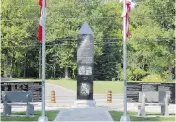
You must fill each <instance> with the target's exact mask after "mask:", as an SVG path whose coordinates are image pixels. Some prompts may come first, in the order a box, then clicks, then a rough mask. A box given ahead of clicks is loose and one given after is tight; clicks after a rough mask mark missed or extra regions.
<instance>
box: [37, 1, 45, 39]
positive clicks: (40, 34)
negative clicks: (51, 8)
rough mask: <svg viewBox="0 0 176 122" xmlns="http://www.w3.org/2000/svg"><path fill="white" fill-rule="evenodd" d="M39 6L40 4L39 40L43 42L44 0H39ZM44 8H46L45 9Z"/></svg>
mask: <svg viewBox="0 0 176 122" xmlns="http://www.w3.org/2000/svg"><path fill="white" fill-rule="evenodd" d="M39 6H40V20H39V26H38V40H39V42H42V28H43V27H42V26H43V25H42V13H43V11H42V0H39ZM45 8H46V0H45ZM45 8H44V9H45Z"/></svg>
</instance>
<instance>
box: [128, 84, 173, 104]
mask: <svg viewBox="0 0 176 122" xmlns="http://www.w3.org/2000/svg"><path fill="white" fill-rule="evenodd" d="M140 91H151V92H152V91H169V92H170V100H169V103H174V104H175V83H146V82H140V83H139V82H138V83H137V82H127V101H128V102H138V99H139V92H140Z"/></svg>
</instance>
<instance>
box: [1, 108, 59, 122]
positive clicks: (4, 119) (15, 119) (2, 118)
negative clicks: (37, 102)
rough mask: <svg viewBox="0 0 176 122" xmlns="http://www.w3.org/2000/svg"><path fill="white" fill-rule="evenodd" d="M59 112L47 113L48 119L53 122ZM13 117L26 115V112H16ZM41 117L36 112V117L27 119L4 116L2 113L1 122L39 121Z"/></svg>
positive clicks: (39, 113)
mask: <svg viewBox="0 0 176 122" xmlns="http://www.w3.org/2000/svg"><path fill="white" fill-rule="evenodd" d="M58 113H59V111H56V110H55V111H54V110H51V111H46V116H47V117H48V120H49V121H53V120H54V119H55V117H56V115H57V114H58ZM12 114H13V115H25V114H26V113H25V112H14V113H12ZM40 116H41V112H39V111H35V115H34V116H30V117H25V116H2V113H1V121H17V122H18V121H38V118H39V117H40Z"/></svg>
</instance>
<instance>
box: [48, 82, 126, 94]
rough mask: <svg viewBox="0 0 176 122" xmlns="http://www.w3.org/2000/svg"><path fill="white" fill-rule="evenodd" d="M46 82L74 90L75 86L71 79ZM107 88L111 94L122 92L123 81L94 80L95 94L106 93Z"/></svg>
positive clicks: (75, 83)
mask: <svg viewBox="0 0 176 122" xmlns="http://www.w3.org/2000/svg"><path fill="white" fill-rule="evenodd" d="M47 83H52V84H56V85H60V86H63V87H65V88H68V89H71V90H74V91H76V88H77V82H76V80H72V79H60V80H47ZM108 90H111V91H112V93H113V94H118V93H123V82H114V81H94V93H95V94H106V93H107V91H108Z"/></svg>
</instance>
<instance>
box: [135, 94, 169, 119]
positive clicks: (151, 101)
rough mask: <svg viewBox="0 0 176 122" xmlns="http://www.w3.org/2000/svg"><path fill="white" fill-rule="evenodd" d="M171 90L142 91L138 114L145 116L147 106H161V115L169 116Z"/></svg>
mask: <svg viewBox="0 0 176 122" xmlns="http://www.w3.org/2000/svg"><path fill="white" fill-rule="evenodd" d="M169 99H170V92H167V91H142V92H139V103H140V104H139V105H138V115H139V116H145V106H161V115H165V116H168V115H169V113H168V105H169Z"/></svg>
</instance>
